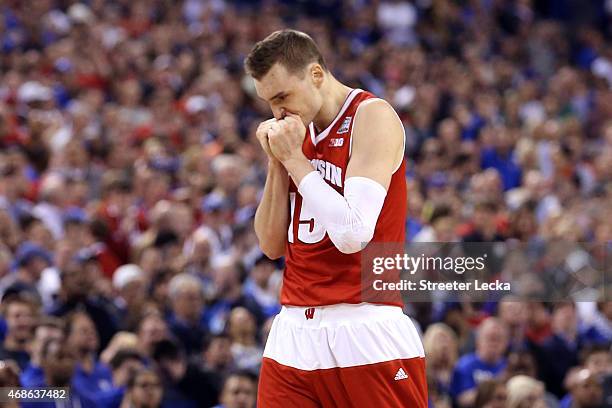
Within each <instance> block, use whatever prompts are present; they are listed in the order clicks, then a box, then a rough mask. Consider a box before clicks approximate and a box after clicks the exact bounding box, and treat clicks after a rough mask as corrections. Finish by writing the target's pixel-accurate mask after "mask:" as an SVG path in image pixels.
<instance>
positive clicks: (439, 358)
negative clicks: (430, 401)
mask: <svg viewBox="0 0 612 408" xmlns="http://www.w3.org/2000/svg"><path fill="white" fill-rule="evenodd" d="M423 347H424V349H425V355H426V356H427V376H428V377H429V381H430V382H431V383H433V384H434V385H435V388H436V389H437V391H438V395H439V397H440V398H443V397H445V396H446V397H449V396H450V382H451V378H452V374H453V368H454V367H455V363H456V362H457V359H458V357H459V350H458V345H457V336H456V335H455V333H453V331H452V330H451V328H450V327H448V326H447V325H445V324H444V323H434V324H432V325H431V326H429V327H428V328H427V330H426V331H425V335H424V336H423ZM434 403H435V402H434ZM436 406H438V405H436Z"/></svg>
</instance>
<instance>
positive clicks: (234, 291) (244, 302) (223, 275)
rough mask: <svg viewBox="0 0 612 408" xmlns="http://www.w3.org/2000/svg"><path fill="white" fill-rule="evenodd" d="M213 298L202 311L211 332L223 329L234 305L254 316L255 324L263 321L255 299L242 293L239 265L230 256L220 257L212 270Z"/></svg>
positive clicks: (218, 331)
mask: <svg viewBox="0 0 612 408" xmlns="http://www.w3.org/2000/svg"><path fill="white" fill-rule="evenodd" d="M213 285H214V288H215V296H214V300H213V301H212V303H211V304H210V305H208V307H207V308H206V310H205V312H204V317H203V319H204V322H206V324H207V325H208V328H209V330H210V331H211V332H212V333H220V332H222V331H223V330H224V329H225V325H226V323H227V319H228V316H229V314H230V312H231V310H232V309H233V308H235V307H238V306H242V307H244V308H246V309H247V310H249V312H251V313H252V314H253V316H254V317H255V320H256V322H257V325H261V324H262V323H263V319H264V317H263V313H262V311H261V307H260V306H259V305H258V304H257V302H256V301H255V299H254V298H253V297H252V296H251V295H248V294H245V293H243V291H242V286H241V276H240V269H239V265H238V264H237V262H236V260H235V259H234V258H233V257H232V256H223V257H220V258H219V259H218V261H217V263H216V265H215V268H214V272H213Z"/></svg>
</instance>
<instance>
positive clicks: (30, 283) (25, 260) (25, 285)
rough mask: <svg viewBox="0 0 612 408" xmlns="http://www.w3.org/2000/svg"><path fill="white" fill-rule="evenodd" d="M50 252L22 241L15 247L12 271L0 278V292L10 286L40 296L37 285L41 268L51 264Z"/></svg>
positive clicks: (3, 292) (3, 291)
mask: <svg viewBox="0 0 612 408" xmlns="http://www.w3.org/2000/svg"><path fill="white" fill-rule="evenodd" d="M51 262H52V259H51V254H49V252H48V251H46V250H45V249H44V248H42V247H41V246H40V245H37V244H34V243H32V242H24V243H23V244H21V245H20V246H19V248H17V252H16V254H15V268H16V270H14V271H13V272H11V273H10V274H9V275H7V276H5V277H3V278H2V280H0V292H1V293H2V294H3V295H2V296H4V294H5V292H6V291H7V290H9V289H11V288H13V289H15V288H18V290H19V291H28V292H30V293H33V294H35V295H36V296H37V297H40V295H39V294H38V290H37V285H38V282H39V280H40V277H41V274H42V272H43V270H44V269H45V268H46V267H48V266H49V265H51Z"/></svg>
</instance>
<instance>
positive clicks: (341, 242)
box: [328, 227, 374, 254]
mask: <svg viewBox="0 0 612 408" xmlns="http://www.w3.org/2000/svg"><path fill="white" fill-rule="evenodd" d="M328 234H329V238H330V239H331V241H332V242H333V243H334V246H335V247H336V248H337V249H338V251H340V252H342V253H343V254H354V253H356V252H359V251H361V250H362V249H363V248H365V247H366V245H368V243H369V242H370V241H371V240H372V238H373V237H374V229H373V228H368V227H361V228H358V229H352V230H349V231H328Z"/></svg>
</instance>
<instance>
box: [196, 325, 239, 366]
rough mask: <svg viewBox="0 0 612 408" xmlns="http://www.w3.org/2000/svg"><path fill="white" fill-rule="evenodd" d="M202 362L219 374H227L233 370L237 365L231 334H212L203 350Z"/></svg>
mask: <svg viewBox="0 0 612 408" xmlns="http://www.w3.org/2000/svg"><path fill="white" fill-rule="evenodd" d="M202 363H203V364H202V366H203V367H204V369H205V370H208V371H210V372H213V373H217V374H227V373H228V372H230V371H231V370H233V369H234V368H235V367H234V358H233V356H232V340H231V338H230V336H228V335H226V334H215V335H212V336H210V339H209V340H208V345H207V347H206V348H205V350H204V352H203V356H202Z"/></svg>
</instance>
